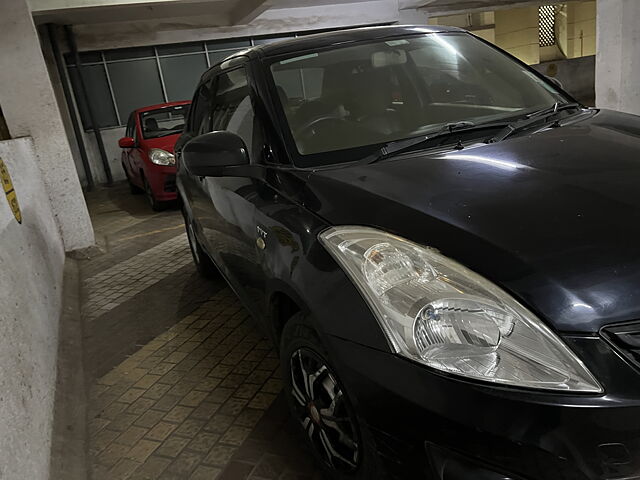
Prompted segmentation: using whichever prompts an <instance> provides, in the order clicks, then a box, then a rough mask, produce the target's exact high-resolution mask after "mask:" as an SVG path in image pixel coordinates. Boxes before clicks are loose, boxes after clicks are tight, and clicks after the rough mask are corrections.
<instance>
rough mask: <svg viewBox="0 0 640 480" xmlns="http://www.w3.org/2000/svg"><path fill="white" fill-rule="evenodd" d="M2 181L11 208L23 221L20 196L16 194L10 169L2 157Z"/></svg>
mask: <svg viewBox="0 0 640 480" xmlns="http://www.w3.org/2000/svg"><path fill="white" fill-rule="evenodd" d="M0 183H2V189H3V190H4V194H5V195H6V197H7V201H8V202H9V208H11V211H12V212H13V216H14V217H16V220H17V221H18V223H22V213H21V212H20V205H19V204H18V196H17V195H16V191H15V190H14V188H13V183H12V182H11V175H9V170H8V169H7V166H6V165H5V164H4V161H3V160H2V158H0Z"/></svg>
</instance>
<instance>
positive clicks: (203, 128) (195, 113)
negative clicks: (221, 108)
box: [188, 82, 211, 136]
mask: <svg viewBox="0 0 640 480" xmlns="http://www.w3.org/2000/svg"><path fill="white" fill-rule="evenodd" d="M210 102H211V82H207V83H204V84H202V85H200V86H199V87H198V91H197V92H196V95H195V97H194V99H193V103H192V104H191V114H190V115H189V126H188V132H189V134H190V135H192V136H195V135H198V134H200V133H204V132H208V131H210V130H211V129H210V128H209V126H210V123H211V122H210V119H211V116H210V112H211V103H210Z"/></svg>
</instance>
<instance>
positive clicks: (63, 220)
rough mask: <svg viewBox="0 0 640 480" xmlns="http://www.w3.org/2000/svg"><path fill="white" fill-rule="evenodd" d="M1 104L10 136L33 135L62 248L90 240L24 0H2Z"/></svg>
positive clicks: (57, 112) (77, 184) (84, 244)
mask: <svg viewBox="0 0 640 480" xmlns="http://www.w3.org/2000/svg"><path fill="white" fill-rule="evenodd" d="M1 11H2V15H1V16H0V105H1V106H2V110H3V113H4V117H5V119H6V122H7V125H8V127H9V132H10V133H11V135H12V137H14V138H16V137H23V136H30V137H32V138H33V141H34V145H35V151H36V154H37V157H38V165H39V167H40V170H41V171H42V172H43V174H44V175H43V180H44V185H45V189H46V190H45V191H46V192H47V196H48V203H49V204H50V205H51V207H52V210H53V212H54V216H55V218H56V222H57V224H58V228H59V229H60V231H61V232H62V238H63V240H64V244H65V248H66V249H67V250H75V249H78V248H83V247H87V246H89V245H92V244H93V241H94V238H93V229H92V227H91V221H90V219H89V214H88V212H87V207H86V204H85V201H84V198H83V195H82V190H81V188H80V182H79V181H78V175H77V173H76V169H75V166H74V161H73V157H72V155H71V151H70V149H69V142H68V140H67V136H66V132H65V129H64V127H63V124H62V120H61V117H60V110H59V109H58V104H57V103H56V99H55V95H54V93H53V88H52V86H51V81H50V79H49V75H48V71H47V68H46V65H45V62H44V59H43V55H42V50H41V48H40V43H39V41H38V36H37V34H36V30H35V27H34V24H33V20H32V18H31V13H30V11H29V10H28V8H27V5H26V3H25V1H24V0H2V6H1Z"/></svg>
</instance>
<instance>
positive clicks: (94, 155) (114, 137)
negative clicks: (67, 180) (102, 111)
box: [76, 127, 126, 185]
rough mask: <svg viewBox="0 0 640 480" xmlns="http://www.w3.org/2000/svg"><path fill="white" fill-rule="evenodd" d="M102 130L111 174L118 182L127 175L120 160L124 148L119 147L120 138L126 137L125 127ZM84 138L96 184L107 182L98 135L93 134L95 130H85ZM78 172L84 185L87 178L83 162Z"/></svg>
mask: <svg viewBox="0 0 640 480" xmlns="http://www.w3.org/2000/svg"><path fill="white" fill-rule="evenodd" d="M101 132H102V141H103V142H104V149H105V150H106V152H107V158H108V159H109V165H110V166H111V174H112V175H113V180H114V181H115V182H117V181H118V180H124V179H125V178H126V177H125V175H124V170H122V166H121V162H120V154H121V153H122V150H121V148H120V147H118V140H119V139H120V138H121V137H124V132H125V128H124V127H115V128H105V129H103V130H101ZM84 139H85V146H86V148H87V155H88V156H89V163H90V164H91V172H92V174H93V179H94V181H95V182H96V184H101V183H105V182H106V181H107V178H106V176H105V173H104V167H103V165H102V160H101V159H100V153H99V151H98V143H97V142H96V137H95V136H94V135H93V132H85V133H84ZM76 148H77V147H76ZM78 174H79V175H80V181H81V182H83V185H84V184H85V182H86V179H85V175H84V170H83V169H82V164H80V165H78Z"/></svg>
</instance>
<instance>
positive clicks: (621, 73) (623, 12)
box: [596, 0, 640, 115]
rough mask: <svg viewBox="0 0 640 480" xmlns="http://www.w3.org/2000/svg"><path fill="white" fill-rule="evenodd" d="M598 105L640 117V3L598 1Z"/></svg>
mask: <svg viewBox="0 0 640 480" xmlns="http://www.w3.org/2000/svg"><path fill="white" fill-rule="evenodd" d="M597 8H598V12H597V13H598V14H597V19H596V25H597V33H596V42H597V52H596V105H597V106H598V107H600V108H611V109H614V110H621V111H624V112H628V113H634V114H636V115H640V88H638V78H640V1H638V0H598V6H597Z"/></svg>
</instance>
